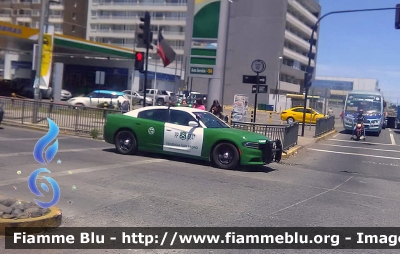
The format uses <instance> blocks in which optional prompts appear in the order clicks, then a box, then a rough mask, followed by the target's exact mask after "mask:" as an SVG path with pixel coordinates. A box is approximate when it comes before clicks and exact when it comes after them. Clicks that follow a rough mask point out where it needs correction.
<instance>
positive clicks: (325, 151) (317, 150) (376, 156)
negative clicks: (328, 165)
mask: <svg viewBox="0 0 400 254" xmlns="http://www.w3.org/2000/svg"><path fill="white" fill-rule="evenodd" d="M308 150H312V151H316V152H323V153H336V154H347V155H356V156H364V157H372V158H382V159H390V160H400V158H396V157H387V156H378V155H371V154H359V153H346V152H337V151H329V150H321V149H314V148H308Z"/></svg>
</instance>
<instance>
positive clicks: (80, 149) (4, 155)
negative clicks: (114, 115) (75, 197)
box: [0, 147, 108, 158]
mask: <svg viewBox="0 0 400 254" xmlns="http://www.w3.org/2000/svg"><path fill="white" fill-rule="evenodd" d="M107 148H108V147H98V148H79V149H64V150H58V151H57V153H73V152H85V151H90V150H101V149H107ZM32 154H33V151H32V152H21V153H3V154H0V158H4V157H12V156H21V155H32Z"/></svg>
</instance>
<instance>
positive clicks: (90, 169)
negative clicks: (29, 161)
mask: <svg viewBox="0 0 400 254" xmlns="http://www.w3.org/2000/svg"><path fill="white" fill-rule="evenodd" d="M165 161H167V160H164V159H151V160H142V161H135V162H128V163H120V164H111V165H104V166H95V167H88V168H77V169H70V170H64V171H60V172H57V173H51V174H50V176H51V177H52V178H54V177H60V176H67V175H71V173H72V174H73V175H76V174H83V173H90V172H95V171H101V170H109V169H112V170H115V169H118V168H123V167H128V166H139V165H144V164H151V163H161V162H165ZM27 181H28V177H20V178H15V179H10V180H4V181H0V187H2V186H7V185H14V184H18V183H24V182H27Z"/></svg>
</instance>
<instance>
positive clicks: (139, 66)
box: [135, 52, 144, 72]
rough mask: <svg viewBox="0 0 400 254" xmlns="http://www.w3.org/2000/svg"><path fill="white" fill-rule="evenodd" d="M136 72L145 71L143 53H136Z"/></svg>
mask: <svg viewBox="0 0 400 254" xmlns="http://www.w3.org/2000/svg"><path fill="white" fill-rule="evenodd" d="M135 70H136V71H140V72H143V71H144V54H143V53H142V52H136V54H135Z"/></svg>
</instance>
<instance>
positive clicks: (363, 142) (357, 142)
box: [328, 136, 397, 146]
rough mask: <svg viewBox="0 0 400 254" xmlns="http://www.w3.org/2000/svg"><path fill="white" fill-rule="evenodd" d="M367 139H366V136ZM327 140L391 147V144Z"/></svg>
mask: <svg viewBox="0 0 400 254" xmlns="http://www.w3.org/2000/svg"><path fill="white" fill-rule="evenodd" d="M367 138H368V136H367ZM328 140H330V141H340V142H348V143H360V144H367V145H381V146H393V145H392V144H383V143H372V142H365V141H353V140H344V139H328ZM396 146H397V145H396Z"/></svg>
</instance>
